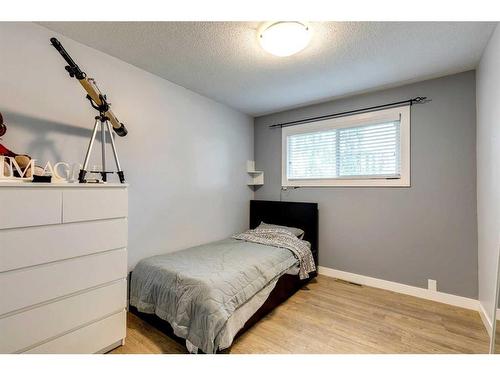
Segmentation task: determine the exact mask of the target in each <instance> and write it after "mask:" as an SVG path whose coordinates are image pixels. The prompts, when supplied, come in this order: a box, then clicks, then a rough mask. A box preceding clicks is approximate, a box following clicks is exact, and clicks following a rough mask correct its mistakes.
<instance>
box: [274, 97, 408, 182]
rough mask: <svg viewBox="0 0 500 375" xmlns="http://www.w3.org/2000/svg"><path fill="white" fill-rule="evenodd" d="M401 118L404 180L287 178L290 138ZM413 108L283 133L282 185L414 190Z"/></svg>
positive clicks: (314, 124)
mask: <svg viewBox="0 0 500 375" xmlns="http://www.w3.org/2000/svg"><path fill="white" fill-rule="evenodd" d="M396 117H399V118H400V130H399V131H400V134H399V136H400V143H399V147H400V150H399V151H400V157H401V160H400V169H401V170H400V177H399V178H394V177H390V178H387V177H384V176H373V177H365V176H359V177H355V176H353V177H336V178H322V179H318V178H315V179H289V178H288V176H287V165H288V160H287V158H288V144H287V137H288V136H290V135H295V134H304V133H313V132H317V131H326V130H331V129H339V128H349V127H356V126H362V125H365V124H366V125H369V124H370V123H372V122H377V121H383V120H384V119H387V120H388V119H390V118H392V119H394V118H396ZM410 141H411V140H410V106H409V105H407V106H402V107H396V108H389V109H383V110H378V111H372V112H366V113H361V114H356V115H350V116H345V117H338V118H333V119H328V120H322V121H315V122H310V123H305V124H300V125H295V126H288V127H283V128H282V129H281V185H282V186H283V187H336V186H340V187H342V186H343V187H370V186H371V187H410V186H411V184H410V151H411V150H410V146H411V142H410Z"/></svg>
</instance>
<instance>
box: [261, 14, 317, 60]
mask: <svg viewBox="0 0 500 375" xmlns="http://www.w3.org/2000/svg"><path fill="white" fill-rule="evenodd" d="M310 40H311V31H310V29H309V27H308V26H306V25H304V24H303V23H300V22H297V21H281V22H276V23H273V24H272V25H270V26H268V27H266V28H265V29H264V31H262V32H261V33H259V41H260V45H261V46H262V48H264V49H265V50H266V51H267V52H269V53H271V54H273V55H275V56H280V57H285V56H291V55H294V54H296V53H297V52H300V51H302V50H303V49H304V48H306V47H307V45H308V44H309V41H310Z"/></svg>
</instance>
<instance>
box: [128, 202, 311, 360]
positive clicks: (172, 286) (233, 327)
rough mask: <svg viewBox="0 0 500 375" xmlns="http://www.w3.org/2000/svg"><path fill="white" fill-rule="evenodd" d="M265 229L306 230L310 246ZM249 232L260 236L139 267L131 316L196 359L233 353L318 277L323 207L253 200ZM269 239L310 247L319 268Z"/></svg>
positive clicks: (133, 285) (220, 243)
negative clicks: (265, 319)
mask: <svg viewBox="0 0 500 375" xmlns="http://www.w3.org/2000/svg"><path fill="white" fill-rule="evenodd" d="M262 222H264V223H269V224H274V225H281V226H286V227H294V228H300V229H302V230H303V231H304V234H303V238H302V240H303V241H307V242H303V241H302V240H298V239H297V238H296V237H295V236H291V235H290V232H288V231H283V230H281V229H270V230H269V231H267V230H266V229H265V228H264V229H262V228H263V227H259V225H260V224H261V223H262ZM257 227H259V228H257ZM256 228H257V229H256ZM250 229H255V230H253V231H252V230H250V231H248V232H245V233H244V234H242V235H239V237H238V236H236V237H235V238H229V239H225V240H222V241H217V242H214V243H211V244H206V245H202V246H197V247H193V248H190V249H186V250H182V251H179V252H175V253H169V254H164V255H159V256H156V257H150V258H147V259H144V260H142V261H141V262H139V264H138V265H137V266H136V268H135V269H134V271H133V272H132V273H131V279H130V280H131V282H130V311H131V312H132V313H134V314H136V315H138V316H139V317H141V318H142V319H144V320H146V321H148V322H149V323H151V324H153V325H154V326H155V327H157V328H159V329H160V330H162V331H163V332H165V333H166V334H167V335H169V336H170V337H172V338H174V339H176V340H177V341H179V342H181V343H183V344H185V345H186V347H187V348H188V350H189V351H190V352H193V353H194V352H200V351H201V352H205V353H216V352H220V351H221V350H224V349H226V348H229V347H230V345H231V343H232V342H233V340H234V339H235V338H236V337H238V336H239V335H241V334H242V333H243V332H245V331H246V330H247V329H248V328H250V327H251V326H252V325H253V324H255V323H256V322H257V321H258V320H260V319H261V318H262V317H263V316H265V315H266V314H267V313H268V312H269V311H271V310H272V309H273V308H274V307H276V306H277V305H279V304H280V303H282V302H283V301H285V300H286V299H287V298H288V297H290V296H291V295H293V294H294V293H295V292H296V291H297V290H299V289H300V288H301V287H302V286H304V285H305V284H306V283H308V282H309V281H310V280H312V279H313V278H314V277H315V276H316V271H315V270H314V269H315V266H317V264H318V205H317V204H316V203H302V202H278V201H263V200H252V201H250ZM268 232H269V233H271V235H273V236H275V235H276V236H278V238H283V239H285V240H287V241H288V240H290V241H291V242H293V244H294V245H296V246H299V245H300V248H301V249H303V248H304V244H307V246H308V248H309V244H310V251H308V254H307V255H308V257H309V258H307V259H309V263H313V264H312V266H310V267H309V268H307V267H305V266H304V263H307V262H305V261H301V262H299V261H298V259H301V260H302V259H305V258H303V257H301V256H300V255H301V254H299V253H297V252H296V250H297V249H296V248H295V247H294V246H292V245H290V246H284V247H287V248H284V247H283V246H281V242H280V246H277V245H275V244H274V242H271V244H269V243H268V242H267V241H268V239H267V233H268ZM245 234H247V237H245ZM254 236H257V238H254ZM291 237H293V238H294V239H293V240H292V239H291ZM273 239H274V237H273ZM312 270H314V271H312Z"/></svg>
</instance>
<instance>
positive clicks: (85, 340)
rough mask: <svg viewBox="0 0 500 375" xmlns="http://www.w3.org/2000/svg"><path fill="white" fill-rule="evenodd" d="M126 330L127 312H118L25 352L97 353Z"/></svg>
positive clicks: (124, 333)
mask: <svg viewBox="0 0 500 375" xmlns="http://www.w3.org/2000/svg"><path fill="white" fill-rule="evenodd" d="M126 331H127V313H126V312H125V310H123V311H121V312H119V313H118V314H114V315H111V316H109V317H107V318H104V319H102V320H99V321H97V322H95V323H92V324H89V325H87V326H85V327H82V328H80V329H77V330H76V331H72V332H70V333H67V334H65V335H63V336H60V337H58V338H56V339H54V340H51V341H48V342H46V343H45V344H42V345H39V346H36V347H34V348H33V349H30V350H28V351H26V352H23V353H26V354H88V353H97V352H99V351H100V350H102V349H104V348H106V347H108V346H109V345H110V344H111V343H115V342H117V341H120V340H122V339H123V338H124V337H125V335H126Z"/></svg>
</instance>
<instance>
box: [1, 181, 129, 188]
mask: <svg viewBox="0 0 500 375" xmlns="http://www.w3.org/2000/svg"><path fill="white" fill-rule="evenodd" d="M128 186H129V185H128V184H118V183H101V184H94V183H87V184H79V183H33V182H3V181H0V189H1V188H46V189H51V188H52V189H87V188H93V189H95V188H97V189H98V188H127V187H128Z"/></svg>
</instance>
